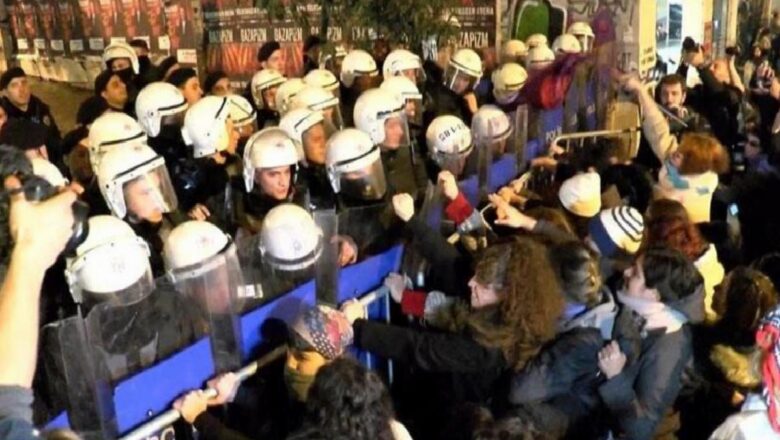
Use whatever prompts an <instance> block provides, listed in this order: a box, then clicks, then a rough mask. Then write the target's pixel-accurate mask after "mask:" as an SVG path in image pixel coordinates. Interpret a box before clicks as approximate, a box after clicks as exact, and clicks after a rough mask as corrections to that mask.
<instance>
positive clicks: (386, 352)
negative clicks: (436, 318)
mask: <svg viewBox="0 0 780 440" xmlns="http://www.w3.org/2000/svg"><path fill="white" fill-rule="evenodd" d="M354 330H355V345H356V346H358V347H360V348H362V349H364V350H367V351H369V352H371V353H373V354H376V355H378V356H380V357H382V358H386V359H392V360H393V361H395V362H397V363H398V365H399V366H406V367H408V368H409V369H411V370H412V378H410V379H409V381H408V382H406V383H407V384H414V385H413V386H414V392H412V393H410V394H409V396H410V397H409V399H408V400H406V401H404V400H402V401H401V402H399V406H404V407H405V408H409V409H410V412H411V413H412V414H413V415H412V416H411V417H413V421H410V422H409V423H408V425H407V426H408V427H409V428H410V429H412V430H413V433H414V434H413V435H415V436H416V437H415V438H430V439H433V438H438V436H437V435H436V434H438V433H440V432H441V427H442V426H446V425H447V424H448V423H449V422H450V421H449V420H448V417H450V416H451V414H453V413H454V412H455V409H456V408H457V407H458V406H459V405H461V404H463V403H466V402H471V403H476V404H479V405H485V406H500V405H501V404H500V403H499V402H498V401H499V400H502V399H501V398H498V399H497V398H496V396H505V394H506V391H505V390H506V386H507V381H508V378H509V366H508V365H507V361H506V359H505V358H504V355H503V353H502V351H501V350H499V349H497V348H491V347H486V346H483V345H481V344H480V343H478V342H477V341H475V340H474V339H473V338H471V337H470V336H469V335H467V334H455V333H445V332H436V331H416V330H414V329H409V328H403V327H398V326H393V325H388V324H383V323H379V322H374V321H367V320H357V321H355V323H354ZM502 390H503V391H502ZM409 400H413V401H409ZM404 423H405V424H407V421H406V420H404ZM421 433H424V434H422V436H421Z"/></svg>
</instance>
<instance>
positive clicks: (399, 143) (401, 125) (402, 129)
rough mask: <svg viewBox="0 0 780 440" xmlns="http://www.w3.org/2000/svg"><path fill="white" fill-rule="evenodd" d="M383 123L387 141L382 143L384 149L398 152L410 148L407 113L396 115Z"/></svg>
mask: <svg viewBox="0 0 780 440" xmlns="http://www.w3.org/2000/svg"><path fill="white" fill-rule="evenodd" d="M382 123H383V124H384V132H385V139H384V140H383V141H382V146H383V147H385V148H387V149H390V150H397V149H398V148H401V147H408V146H409V144H410V142H409V123H408V122H407V120H406V113H405V112H400V113H394V114H392V115H390V116H389V117H388V118H386V119H385V120H384V121H382Z"/></svg>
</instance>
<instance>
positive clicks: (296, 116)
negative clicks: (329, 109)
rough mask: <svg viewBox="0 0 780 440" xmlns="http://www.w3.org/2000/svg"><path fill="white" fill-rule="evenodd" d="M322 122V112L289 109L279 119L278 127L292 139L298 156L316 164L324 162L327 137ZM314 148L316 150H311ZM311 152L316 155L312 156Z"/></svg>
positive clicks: (307, 162)
mask: <svg viewBox="0 0 780 440" xmlns="http://www.w3.org/2000/svg"><path fill="white" fill-rule="evenodd" d="M323 122H324V119H323V117H322V112H319V111H314V110H309V109H308V108H297V109H295V110H290V111H289V112H287V114H286V115H284V116H283V117H282V119H281V120H280V121H279V128H281V129H282V130H284V132H285V133H287V136H289V137H290V139H292V140H293V142H294V143H295V146H296V148H297V150H298V157H299V158H301V162H303V163H305V164H307V165H308V164H309V163H310V162H313V163H314V164H316V165H324V164H325V143H326V142H327V140H328V139H327V135H326V134H325V125H324V123H323ZM314 149H316V150H317V151H316V152H314V151H312V150H314ZM307 152H308V153H309V154H307ZM313 154H316V156H317V157H313V156H312V155H313ZM320 156H321V157H320Z"/></svg>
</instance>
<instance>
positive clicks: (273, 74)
mask: <svg viewBox="0 0 780 440" xmlns="http://www.w3.org/2000/svg"><path fill="white" fill-rule="evenodd" d="M286 80H287V79H286V78H285V77H284V75H282V74H281V73H279V72H278V71H276V70H274V69H263V70H261V71H259V72H257V73H255V74H254V76H252V82H251V83H250V87H251V89H252V98H253V99H254V101H255V107H257V108H259V109H266V108H267V109H270V110H276V109H277V107H276V100H275V97H270V98H269V99H268V102H266V98H265V96H263V92H265V91H266V90H268V89H272V88H275V87H279V86H280V85H281V84H282V83H283V82H285V81H286Z"/></svg>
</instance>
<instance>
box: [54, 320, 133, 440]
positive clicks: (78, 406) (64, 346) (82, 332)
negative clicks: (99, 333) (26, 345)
mask: <svg viewBox="0 0 780 440" xmlns="http://www.w3.org/2000/svg"><path fill="white" fill-rule="evenodd" d="M42 335H43V336H44V339H43V343H44V346H43V356H44V360H45V365H46V370H45V374H46V383H47V385H48V389H49V393H50V395H51V396H52V399H54V400H55V401H58V402H64V408H65V409H66V410H67V412H68V422H69V423H70V428H71V429H72V430H74V431H75V432H77V433H78V434H79V435H80V436H81V438H83V439H85V440H102V439H106V438H115V437H116V436H117V434H118V432H117V431H118V428H117V424H116V411H115V409H114V404H113V399H112V394H111V381H110V378H109V377H107V375H106V374H105V372H106V370H105V369H102V368H98V367H97V365H96V364H95V358H94V357H93V356H92V354H93V353H92V350H91V349H90V341H89V339H88V337H87V331H86V327H85V322H84V320H83V319H82V318H81V317H80V316H74V317H71V318H68V319H65V320H62V321H57V322H55V323H52V324H49V325H47V326H46V327H44V328H43V331H42Z"/></svg>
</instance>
